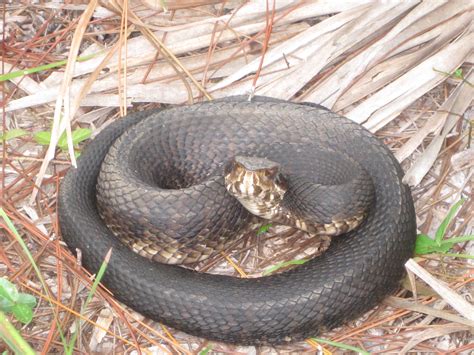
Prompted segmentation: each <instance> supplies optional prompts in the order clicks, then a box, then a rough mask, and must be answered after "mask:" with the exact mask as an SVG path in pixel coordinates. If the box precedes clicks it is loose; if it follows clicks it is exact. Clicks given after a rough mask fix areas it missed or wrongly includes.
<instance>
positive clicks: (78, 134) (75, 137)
mask: <svg viewBox="0 0 474 355" xmlns="http://www.w3.org/2000/svg"><path fill="white" fill-rule="evenodd" d="M91 134H92V130H91V129H89V128H76V129H75V130H74V131H73V132H72V142H73V143H74V145H77V144H79V143H81V142H82V141H85V140H86V139H89V138H90V136H91Z"/></svg>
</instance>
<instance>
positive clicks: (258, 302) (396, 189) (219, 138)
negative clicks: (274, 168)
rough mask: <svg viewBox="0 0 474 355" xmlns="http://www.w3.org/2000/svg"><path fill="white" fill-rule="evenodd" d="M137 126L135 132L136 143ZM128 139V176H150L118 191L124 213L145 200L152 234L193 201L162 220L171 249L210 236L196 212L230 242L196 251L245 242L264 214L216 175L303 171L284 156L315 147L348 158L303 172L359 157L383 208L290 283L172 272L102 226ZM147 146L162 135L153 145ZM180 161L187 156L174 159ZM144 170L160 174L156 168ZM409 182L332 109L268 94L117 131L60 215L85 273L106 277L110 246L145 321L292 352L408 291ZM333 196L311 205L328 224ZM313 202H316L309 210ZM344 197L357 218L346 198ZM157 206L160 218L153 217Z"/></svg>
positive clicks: (121, 125) (150, 115)
mask: <svg viewBox="0 0 474 355" xmlns="http://www.w3.org/2000/svg"><path fill="white" fill-rule="evenodd" d="M132 126H133V127H132ZM130 127H131V128H130ZM128 128H130V129H129V130H127V129H128ZM124 131H127V135H123V133H124ZM122 135H123V136H122ZM121 136H122V137H121ZM118 137H120V138H119V139H118V140H117V143H116V144H114V147H116V146H119V145H120V144H122V145H127V144H128V143H129V142H130V141H134V144H133V145H129V150H128V151H129V153H128V154H129V156H124V157H123V159H122V162H123V164H124V165H127V166H128V167H129V169H127V170H126V171H124V173H125V174H129V177H133V178H137V175H140V176H139V177H140V179H141V181H142V182H141V183H139V185H138V188H137V186H134V189H133V191H132V190H130V192H129V193H127V194H125V195H123V194H120V195H115V196H112V197H113V198H112V199H115V200H117V201H118V203H119V204H120V205H121V207H119V210H120V209H121V210H122V211H123V212H124V213H129V214H130V215H131V216H132V215H133V214H134V212H133V211H131V209H130V207H129V206H130V204H131V203H132V202H134V203H135V204H138V205H141V207H143V208H144V209H142V210H140V212H139V214H138V215H137V216H135V217H137V218H138V219H139V220H140V218H141V221H142V222H143V224H144V225H149V222H150V221H149V219H150V218H151V216H152V215H154V212H156V213H155V215H158V216H159V215H160V213H159V211H160V209H163V210H165V209H168V208H172V209H173V208H175V207H170V206H174V202H172V201H176V198H180V197H178V196H177V195H175V194H176V193H178V191H177V188H180V189H181V190H180V191H184V192H185V194H186V195H187V197H188V198H189V200H187V202H186V203H183V204H181V205H180V209H179V213H176V212H175V213H174V215H175V216H176V217H175V218H172V219H169V218H168V217H167V218H166V220H165V218H163V221H162V222H163V223H167V228H168V233H169V235H168V236H169V237H170V240H171V238H172V237H178V239H179V238H182V237H181V236H182V235H185V236H186V238H185V239H184V240H192V238H190V236H192V235H196V233H198V234H199V233H200V231H201V230H202V228H209V227H207V226H206V227H203V225H202V223H201V222H202V218H201V217H197V214H196V211H201V212H204V213H205V215H206V216H207V217H206V218H208V219H211V222H212V223H211V226H212V228H214V229H212V230H209V231H207V230H206V232H209V233H208V235H209V236H217V237H215V239H214V240H211V242H210V243H208V244H206V243H207V242H206V241H202V243H201V241H198V242H190V243H191V244H192V243H194V245H193V247H197V250H198V254H199V255H202V254H203V253H204V254H206V253H208V250H209V249H212V248H213V247H217V246H219V245H222V243H225V241H223V240H222V238H224V237H225V238H227V237H228V234H232V233H233V234H236V233H238V232H239V231H240V230H242V229H244V228H245V226H246V225H247V224H248V222H249V220H250V219H251V215H250V214H249V213H248V212H247V211H246V210H245V208H243V207H242V205H240V203H238V202H237V200H236V199H235V198H233V197H232V196H231V195H230V194H229V193H227V192H226V191H225V186H224V185H225V184H224V181H223V177H222V176H214V174H215V172H216V171H220V170H221V169H222V166H223V164H225V162H226V160H228V159H229V158H231V157H232V156H234V155H247V156H249V155H256V156H265V157H268V158H270V159H272V160H274V161H278V162H279V163H281V164H282V166H285V163H287V164H289V165H290V166H291V164H296V163H295V162H294V161H293V162H291V161H288V162H287V161H281V160H280V161H279V160H278V159H279V158H280V157H281V155H279V154H278V153H281V154H283V160H284V159H285V154H284V152H288V151H297V152H308V151H310V152H312V153H313V155H314V154H316V155H318V154H320V153H314V151H312V150H313V149H315V150H316V151H320V152H323V151H330V152H337V153H340V156H342V157H348V160H347V161H344V160H342V161H338V160H337V159H334V157H333V158H332V159H320V160H319V162H320V165H319V166H317V167H316V168H311V167H308V168H307V169H306V168H305V169H306V171H305V169H301V168H300V169H299V170H303V173H306V174H310V173H311V174H318V171H320V172H321V173H319V174H320V176H321V178H323V179H324V178H325V173H324V172H325V171H328V170H330V171H332V172H333V173H334V174H338V173H339V174H342V175H344V174H345V173H346V172H347V171H348V170H353V169H352V168H351V169H344V167H340V166H341V165H343V166H344V165H346V164H347V163H348V162H350V161H354V162H356V163H357V164H359V165H360V167H362V169H363V171H366V172H367V173H368V174H369V176H370V179H371V180H372V182H373V186H374V189H375V201H374V202H373V203H372V204H373V205H372V206H371V208H370V209H369V212H368V216H367V217H366V220H365V221H364V222H363V223H362V225H361V226H359V227H358V228H357V229H355V230H353V231H351V232H349V233H346V234H344V235H341V236H338V237H336V238H334V240H333V242H332V243H331V245H330V247H329V249H328V250H327V251H326V252H325V253H324V254H323V255H321V256H319V257H316V258H314V259H313V260H311V261H309V262H307V263H305V264H304V265H301V266H299V267H297V268H294V269H292V270H290V271H287V272H284V273H281V274H276V275H271V276H267V277H261V278H254V279H241V278H234V277H230V276H224V275H211V274H204V273H198V272H195V271H192V270H188V269H184V268H181V267H179V266H176V265H167V264H161V263H157V262H154V261H151V260H149V259H147V258H144V257H142V256H140V255H138V254H137V253H136V252H133V251H132V250H130V249H129V248H128V247H127V246H125V245H124V244H123V243H121V242H120V241H119V239H118V238H117V237H116V236H115V235H114V234H113V233H112V231H111V230H110V229H108V228H107V226H106V224H105V223H104V221H103V220H102V219H101V216H100V213H99V210H98V207H97V191H96V185H97V181H98V178H99V172H100V169H101V165H102V163H103V162H104V158H105V156H106V154H107V152H108V151H109V148H110V147H111V145H112V144H113V143H114V141H116V139H117V138H118ZM144 137H160V138H161V139H162V140H161V141H159V140H157V141H155V142H154V143H151V142H150V140H149V139H144ZM137 142H138V143H137ZM157 142H158V143H157ZM321 147H324V149H327V150H324V149H320V148H321ZM113 149H115V148H113ZM113 149H111V152H112V153H113ZM308 149H309V150H308ZM121 154H122V153H121ZM173 155H174V157H175V159H174V160H172V159H171V160H170V157H173ZM321 155H323V153H321ZM301 156H303V157H305V159H307V160H311V155H308V154H305V153H301ZM105 159H106V160H105V164H106V165H107V164H108V168H106V170H107V169H108V171H109V172H111V173H112V170H113V169H112V170H110V169H109V168H112V167H113V168H114V169H115V166H114V164H115V163H113V162H108V161H107V159H108V158H105ZM287 159H288V158H287ZM296 160H297V159H296ZM315 160H316V161H318V159H315ZM338 163H339V165H338ZM142 165H146V166H149V167H151V170H149V172H148V173H146V172H143V171H142V170H141V166H142ZM309 165H310V164H309ZM287 169H288V168H287ZM311 169H312V170H311ZM289 170H291V169H289ZM160 172H161V174H160ZM163 172H169V173H170V174H169V175H164V174H163ZM189 172H192V173H189ZM334 174H333V176H334ZM110 176H112V178H111V177H110ZM110 176H109V177H108V178H107V179H105V180H104V186H105V187H106V188H105V190H107V188H108V187H110V186H107V185H120V184H122V182H120V181H119V180H115V177H114V176H113V173H112V175H110ZM166 176H171V177H172V178H167V177H166ZM178 176H179V177H180V178H179V179H178V178H177V177H178ZM401 176H402V171H401V169H400V167H399V165H398V163H397V162H396V160H395V159H394V158H393V156H392V154H391V153H390V151H389V150H388V149H387V148H386V147H385V146H384V145H383V144H382V143H381V142H379V141H378V140H377V139H376V138H374V137H373V136H372V135H371V134H370V133H369V132H367V131H366V130H364V129H363V128H362V127H360V126H359V125H357V124H355V123H353V122H350V121H349V120H347V119H345V118H343V117H341V116H339V115H337V114H335V113H333V112H330V111H328V110H325V109H323V108H320V107H317V106H308V105H301V104H295V103H289V102H283V101H279V100H273V99H267V98H259V97H257V98H254V99H253V101H252V102H248V101H246V100H245V99H244V98H242V97H234V98H228V99H224V100H219V101H213V102H210V103H203V104H196V105H192V106H185V107H177V108H172V109H167V110H163V111H154V112H150V111H148V112H138V113H135V114H131V115H128V116H127V117H125V118H124V119H121V120H119V121H117V122H116V123H114V124H112V125H110V126H109V127H107V128H106V129H104V130H103V131H102V132H101V133H100V134H99V135H98V136H97V137H96V139H94V140H93V141H92V142H91V143H90V144H89V145H88V146H87V147H86V149H85V150H84V152H83V153H82V155H81V158H80V159H79V162H78V168H77V169H70V170H69V172H68V173H67V175H66V177H65V178H64V180H63V182H62V184H61V188H60V193H59V200H58V203H59V220H60V225H61V231H62V234H63V238H64V240H65V241H66V243H67V244H68V246H69V247H70V248H71V249H72V250H73V251H74V250H76V248H79V249H81V250H82V261H83V264H84V266H85V267H86V268H87V269H89V270H90V271H91V272H96V271H97V270H98V268H99V266H100V264H101V263H102V261H103V258H104V257H105V255H106V253H107V251H108V250H109V249H110V248H113V249H112V250H113V251H112V258H111V260H110V263H109V265H108V268H107V271H106V274H105V277H104V279H103V283H104V284H105V285H106V286H107V287H108V288H109V289H110V290H111V291H112V292H113V294H114V296H115V297H116V298H117V299H118V300H120V301H122V302H124V303H125V304H127V305H129V306H130V307H132V308H134V309H135V310H137V311H138V312H140V313H142V314H143V315H145V316H147V317H149V318H151V319H154V320H156V321H161V322H163V323H164V324H167V325H169V326H172V327H175V328H177V329H180V330H183V331H185V332H187V333H190V334H194V335H197V336H201V337H205V338H208V339H214V340H220V341H225V342H230V343H239V344H266V343H270V344H280V343H285V342H291V341H296V340H302V339H305V338H307V337H309V336H315V335H317V334H318V333H321V332H323V331H325V330H327V329H331V328H334V327H336V326H339V325H341V324H343V323H344V322H345V321H348V320H350V319H353V318H354V317H356V316H358V315H360V314H361V313H363V312H365V311H367V310H370V309H371V308H372V307H374V306H375V305H376V304H377V303H378V302H379V301H380V300H381V299H382V298H383V297H384V296H386V295H387V294H389V293H390V292H392V291H393V290H395V289H396V288H397V286H398V282H399V280H400V278H401V277H402V276H403V273H404V266H403V265H404V263H405V261H406V260H407V259H408V258H409V257H410V256H411V255H412V252H413V248H414V240H415V236H416V226H415V214H414V208H413V203H412V200H411V194H410V191H409V189H408V188H407V187H406V186H405V185H403V184H402V183H401ZM101 179H102V176H101ZM172 180H173V181H172ZM177 180H179V181H177ZM125 181H128V180H125ZM151 185H159V186H161V187H165V188H168V189H169V190H167V191H168V193H169V195H168V196H167V198H168V199H169V201H170V202H169V203H165V204H164V205H163V204H160V206H156V205H155V204H154V202H152V201H153V200H152V198H151V197H153V195H154V194H155V193H156V192H155V191H153V189H152V188H151ZM124 187H125V188H126V187H127V186H124ZM208 189H209V190H208ZM216 189H217V190H219V189H220V190H222V191H223V192H224V194H223V195H222V196H224V197H222V198H220V199H219V200H218V201H216V200H215V198H214V195H213V194H211V192H210V191H216ZM125 191H127V189H125ZM162 191H163V190H162ZM198 192H200V194H198ZM330 192H331V191H330V190H322V191H320V193H324V194H322V195H321V196H318V195H317V191H316V190H315V191H312V192H311V193H310V194H309V196H311V197H318V198H319V199H318V203H317V206H318V207H317V208H316V207H315V208H313V207H311V208H312V212H313V214H314V213H316V214H319V215H320V216H321V218H322V221H323V222H324V223H326V222H327V221H326V222H325V221H324V219H325V218H326V217H327V216H328V215H331V213H330V212H331V211H330V210H331V208H332V207H331V198H332V197H331V196H330V195H331V194H330ZM328 194H329V195H328ZM350 195H351V194H344V196H350ZM99 196H101V197H100V198H99V200H100V201H99V202H100V204H104V203H107V200H108V198H109V197H110V196H108V195H107V193H103V192H102V191H101V192H100V194H99ZM328 196H329V197H328ZM323 197H326V198H323ZM121 200H122V201H121ZM165 200H166V198H165ZM336 200H338V199H337V198H336ZM310 202H311V201H303V202H302V205H304V204H305V203H310ZM333 202H334V204H335V205H337V206H338V211H339V212H338V213H342V215H343V217H344V213H343V212H344V203H345V202H347V201H342V202H341V201H340V200H339V202H338V201H333ZM348 205H350V203H349V204H348ZM127 206H128V207H127ZM341 208H342V210H341ZM147 209H148V212H147V213H149V216H148V215H147V214H146V213H143V210H145V211H147ZM132 210H134V209H133V208H132ZM316 210H317V211H316ZM349 210H350V212H353V211H354V209H353V208H349ZM341 211H343V212H341ZM149 217H150V218H149ZM158 218H159V217H158ZM123 220H124V221H125V222H124V223H121V224H122V225H125V227H127V225H129V226H130V228H134V229H137V228H138V230H139V228H140V227H137V226H136V223H131V222H130V223H129V222H128V221H127V220H126V218H123ZM111 228H112V229H114V226H111ZM183 228H185V229H183ZM147 229H148V228H144V229H143V234H144V237H145V239H146V238H149V236H147ZM139 232H140V230H139ZM221 236H224V237H221ZM150 238H151V237H150ZM211 239H212V238H211ZM186 243H187V242H185V243H184V244H186ZM181 244H183V243H181ZM146 248H147V247H146V246H144V248H143V249H144V251H146V250H145V249H146ZM148 252H151V253H154V252H155V251H154V250H151V251H150V250H149V251H148ZM166 252H169V253H170V255H173V253H175V248H174V247H171V248H170V249H169V250H166V248H164V249H163V250H161V252H160V253H161V254H160V255H164V254H163V253H165V254H166ZM199 255H197V256H196V257H197V258H198V259H199ZM158 260H159V259H158Z"/></svg>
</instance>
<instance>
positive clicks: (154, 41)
mask: <svg viewBox="0 0 474 355" xmlns="http://www.w3.org/2000/svg"><path fill="white" fill-rule="evenodd" d="M130 14H131V15H132V21H134V22H135V23H136V25H137V26H138V27H139V28H140V31H141V32H142V33H143V34H144V35H145V36H146V37H147V38H148V39H149V40H150V42H151V43H152V44H153V45H155V46H156V47H157V48H159V49H161V51H162V52H163V54H164V55H165V58H169V63H170V64H171V65H172V66H173V67H175V66H176V67H178V68H179V69H181V71H182V72H184V73H185V74H186V76H187V77H188V78H189V79H190V80H191V81H192V82H193V84H194V85H195V86H196V88H197V89H198V90H199V91H200V92H201V93H202V94H203V95H204V96H205V97H206V98H207V99H208V100H212V97H211V96H210V95H209V94H208V93H207V91H206V90H205V89H204V88H203V87H202V85H201V84H200V83H199V82H198V81H197V80H196V78H194V76H193V75H192V74H191V72H190V71H189V70H187V69H186V67H184V66H183V65H182V64H181V62H180V61H179V59H178V58H177V57H176V56H175V55H174V54H173V52H171V51H170V50H169V49H168V48H167V47H166V46H165V45H164V43H163V42H162V41H160V40H159V39H158V38H157V37H156V36H155V34H154V33H153V32H152V31H151V30H150V29H149V28H148V27H147V26H146V25H145V24H144V23H143V21H142V20H141V19H140V18H139V17H138V16H137V15H136V14H135V13H134V12H130ZM177 74H178V75H180V74H181V73H180V72H179V71H177ZM183 83H184V85H186V87H187V88H188V95H190V101H191V102H192V96H193V94H192V91H191V90H190V88H189V84H188V82H187V81H186V80H183Z"/></svg>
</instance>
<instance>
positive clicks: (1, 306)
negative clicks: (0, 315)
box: [0, 297, 15, 313]
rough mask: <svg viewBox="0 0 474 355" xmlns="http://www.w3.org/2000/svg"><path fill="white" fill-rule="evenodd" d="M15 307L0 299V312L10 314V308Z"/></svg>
mask: <svg viewBox="0 0 474 355" xmlns="http://www.w3.org/2000/svg"><path fill="white" fill-rule="evenodd" d="M14 305H15V303H14V302H12V301H10V300H7V299H6V298H2V297H0V311H2V312H5V313H11V311H12V307H13V306H14Z"/></svg>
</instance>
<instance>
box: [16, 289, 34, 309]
mask: <svg viewBox="0 0 474 355" xmlns="http://www.w3.org/2000/svg"><path fill="white" fill-rule="evenodd" d="M17 303H21V304H24V305H26V306H28V307H30V308H33V307H34V306H36V298H35V297H34V296H33V295H29V294H28V293H22V292H21V293H19V294H18V300H17Z"/></svg>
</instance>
